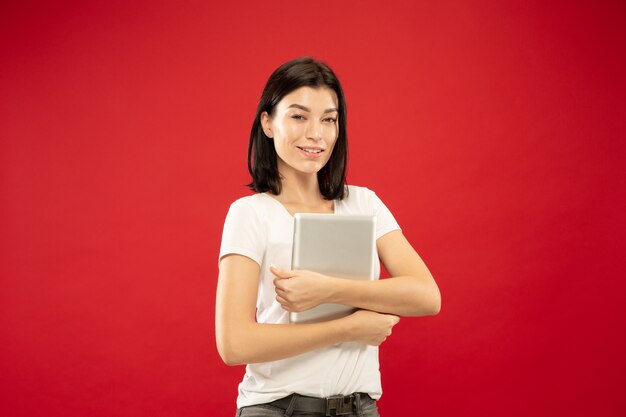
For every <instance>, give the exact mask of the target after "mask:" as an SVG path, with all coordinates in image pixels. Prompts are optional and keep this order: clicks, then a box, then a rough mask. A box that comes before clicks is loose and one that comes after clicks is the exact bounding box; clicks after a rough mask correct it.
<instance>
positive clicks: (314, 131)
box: [306, 120, 322, 141]
mask: <svg viewBox="0 0 626 417" xmlns="http://www.w3.org/2000/svg"><path fill="white" fill-rule="evenodd" d="M306 137H307V139H313V140H315V141H319V140H321V139H322V125H321V123H320V122H317V121H315V120H311V121H310V122H309V123H308V125H307V129H306Z"/></svg>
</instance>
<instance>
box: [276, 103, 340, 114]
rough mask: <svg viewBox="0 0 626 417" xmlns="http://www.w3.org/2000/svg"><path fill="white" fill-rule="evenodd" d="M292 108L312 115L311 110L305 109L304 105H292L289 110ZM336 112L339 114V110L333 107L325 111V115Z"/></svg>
mask: <svg viewBox="0 0 626 417" xmlns="http://www.w3.org/2000/svg"><path fill="white" fill-rule="evenodd" d="M292 107H295V108H297V109H300V110H304V111H306V112H309V113H311V109H309V108H308V107H305V106H303V105H301V104H291V105H289V106H288V107H287V108H288V109H290V108H292ZM334 111H336V112H339V110H337V109H336V108H334V107H331V108H330V109H326V110H324V113H332V112H334Z"/></svg>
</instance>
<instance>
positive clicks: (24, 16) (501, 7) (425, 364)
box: [0, 0, 626, 417]
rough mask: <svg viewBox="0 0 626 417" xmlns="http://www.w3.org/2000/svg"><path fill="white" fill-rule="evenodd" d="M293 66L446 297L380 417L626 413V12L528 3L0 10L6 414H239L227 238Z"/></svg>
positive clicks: (399, 344) (417, 339)
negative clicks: (335, 120) (227, 354)
mask: <svg viewBox="0 0 626 417" xmlns="http://www.w3.org/2000/svg"><path fill="white" fill-rule="evenodd" d="M301 55H312V56H314V57H317V58H319V59H322V60H324V61H326V62H327V63H329V65H331V67H332V68H333V69H334V70H335V71H336V73H337V75H338V76H339V77H340V79H341V80H342V82H343V85H344V89H345V92H346V96H347V100H348V112H349V118H348V134H349V140H350V145H351V149H350V150H351V154H350V167H349V177H348V180H349V183H352V184H357V185H365V186H368V187H369V188H371V189H373V190H375V191H376V192H377V193H378V194H379V196H381V198H382V199H383V201H385V203H386V204H387V205H388V206H389V208H390V209H391V210H392V212H393V213H394V214H395V216H396V218H397V219H398V221H399V223H400V225H401V226H402V227H403V229H404V233H405V234H406V235H407V236H408V237H409V239H410V241H411V242H412V243H413V245H414V246H415V248H416V249H417V250H418V252H419V253H420V254H421V255H422V257H423V258H424V260H425V261H426V263H427V265H428V266H429V267H430V269H431V271H432V273H433V275H434V276H435V278H436V279H437V281H438V283H439V286H440V288H441V291H442V294H443V304H442V311H441V313H440V314H439V316H437V317H434V318H431V317H429V318H413V319H409V318H407V319H404V320H403V321H402V322H401V323H400V325H399V326H398V327H396V330H395V332H394V335H393V336H392V337H391V338H390V339H389V340H388V341H387V342H385V344H383V346H382V347H381V367H382V372H383V387H384V390H385V394H384V396H383V398H382V400H381V402H380V408H381V411H382V412H383V413H384V415H387V416H391V415H419V416H459V415H461V416H501V415H506V416H555V415H568V416H586V415H593V416H624V415H626V400H625V397H624V393H625V392H626V366H625V365H626V360H625V359H624V353H625V352H626V346H625V345H626V343H625V342H626V326H625V324H626V321H625V317H626V315H625V314H624V302H625V301H626V300H625V298H626V286H625V284H624V278H625V274H624V269H625V267H626V265H625V262H624V249H625V248H626V244H625V243H626V242H625V233H624V232H625V227H624V225H625V224H624V223H625V222H624V212H625V208H626V207H625V201H626V198H625V195H624V194H625V190H626V186H625V185H626V184H625V180H624V179H625V175H624V169H623V168H622V167H620V166H621V164H622V163H623V161H624V159H625V156H626V155H625V154H624V153H625V152H624V150H625V145H624V140H625V138H626V135H625V133H626V126H625V120H626V108H625V99H624V97H625V95H626V94H625V93H626V82H625V78H624V74H625V73H626V7H625V6H624V3H623V2H621V1H588V2H582V1H577V2H576V1H574V2H572V1H556V2H543V1H517V0H515V1H503V2H499V1H438V2H431V1H428V2H426V1H424V2H409V1H402V2H400V1H385V2H363V1H337V2H293V1H290V2H286V1H267V2H258V3H256V2H254V3H253V2H250V3H246V4H240V3H236V4H232V5H231V4H228V3H227V2H220V3H215V4H213V3H211V2H206V1H198V2H191V1H188V2H154V1H138V2H111V1H102V2H96V1H76V2H67V1H64V2H33V1H12V2H8V1H4V2H2V4H1V5H0V68H1V69H0V94H1V101H0V140H1V147H0V150H1V154H0V158H1V159H0V175H1V177H0V187H1V188H0V192H1V193H0V198H1V204H0V213H1V220H0V245H1V246H0V261H1V262H0V275H1V288H0V290H1V291H0V301H1V304H0V306H1V307H0V309H1V310H0V313H1V315H0V332H1V333H0V334H1V337H2V343H1V348H0V349H1V351H0V353H1V355H0V383H1V387H0V396H1V398H0V414H2V415H3V416H16V417H17V416H39V415H46V416H79V415H80V416H133V417H136V416H182V415H185V416H206V415H216V416H222V415H223V416H230V415H234V407H235V405H234V401H235V397H236V388H237V383H238V382H239V380H240V379H241V377H242V375H243V368H242V367H233V368H228V367H227V366H225V365H224V364H223V363H222V362H221V361H220V359H219V356H218V355H217V351H216V348H215V343H214V327H213V320H214V296H215V284H216V276H217V254H218V248H219V243H220V236H221V229H222V225H223V221H224V216H225V214H226V211H227V209H228V206H229V204H230V202H231V201H233V200H234V199H235V198H237V197H239V196H242V195H244V194H246V193H248V191H247V190H246V188H245V187H244V186H243V184H245V183H246V182H247V181H248V176H247V171H246V167H245V164H246V155H245V153H246V147H247V140H248V135H249V130H250V126H251V122H252V118H253V116H254V111H255V108H256V103H257V101H258V99H259V97H260V94H261V90H262V88H263V85H264V83H265V81H266V80H267V78H268V76H269V75H270V73H271V72H272V70H273V69H274V68H275V67H277V66H278V65H279V64H281V63H283V62H284V61H286V60H289V59H292V58H295V57H298V56H301Z"/></svg>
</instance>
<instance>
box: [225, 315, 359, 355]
mask: <svg viewBox="0 0 626 417" xmlns="http://www.w3.org/2000/svg"><path fill="white" fill-rule="evenodd" d="M229 327H230V326H229ZM219 333H221V334H222V335H223V336H222V338H221V340H218V349H219V350H220V355H221V356H222V359H223V360H224V362H226V363H227V364H228V365H239V364H246V363H256V362H269V361H275V360H279V359H284V358H287V357H291V356H295V355H299V354H302V353H305V352H309V351H312V350H315V349H319V348H322V347H325V346H329V345H333V344H336V343H340V342H345V341H348V340H349V339H350V336H349V333H350V332H349V326H348V324H347V322H346V320H345V319H338V320H332V321H327V322H322V323H310V324H263V323H256V322H250V323H246V324H243V325H239V326H238V327H236V328H234V327H230V329H229V330H228V331H226V332H219Z"/></svg>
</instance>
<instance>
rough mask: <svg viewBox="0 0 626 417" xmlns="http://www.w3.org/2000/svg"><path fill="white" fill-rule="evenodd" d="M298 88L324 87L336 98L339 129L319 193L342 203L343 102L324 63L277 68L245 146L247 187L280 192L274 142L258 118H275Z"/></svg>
mask: <svg viewBox="0 0 626 417" xmlns="http://www.w3.org/2000/svg"><path fill="white" fill-rule="evenodd" d="M300 87H313V88H320V87H327V88H330V89H331V90H333V91H334V92H335V94H337V101H338V103H337V104H338V113H339V117H338V128H339V132H338V135H337V141H336V142H335V146H334V149H333V152H332V154H331V156H330V158H329V160H328V162H327V163H326V165H324V167H323V168H322V169H321V170H319V172H318V173H317V179H318V183H319V187H320V192H321V194H322V195H323V196H324V199H326V200H333V199H338V200H341V199H343V198H344V197H345V196H346V193H347V187H346V186H345V183H346V165H347V160H348V138H347V135H346V100H345V96H344V94H343V89H342V88H341V84H340V83H339V80H338V79H337V77H336V76H335V73H333V71H332V70H331V69H330V68H329V67H328V66H327V65H326V64H324V63H323V62H320V61H316V60H315V59H313V58H311V57H301V58H297V59H294V60H292V61H289V62H286V63H284V64H283V65H281V66H280V67H278V68H277V69H276V70H275V71H274V72H273V73H272V75H271V76H270V78H269V79H268V80H267V84H266V85H265V89H264V90H263V94H261V99H260V100H259V105H258V107H257V110H256V115H255V116H254V122H253V123H252V130H251V132H250V142H249V144H248V171H249V172H250V175H251V176H252V182H251V183H250V184H248V187H250V188H251V189H253V190H254V191H256V192H258V193H264V192H266V191H270V192H272V193H273V194H280V192H281V189H282V187H281V177H280V173H279V172H278V163H277V158H278V156H277V155H276V149H275V148H274V142H273V141H272V140H270V139H269V138H268V137H267V136H266V135H265V132H263V127H262V126H261V114H262V113H263V112H267V113H268V114H269V115H270V117H273V116H274V113H275V109H276V105H277V104H278V103H279V102H280V101H281V100H282V98H283V97H284V96H286V95H287V94H289V93H291V92H292V91H294V90H296V89H298V88H300Z"/></svg>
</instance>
